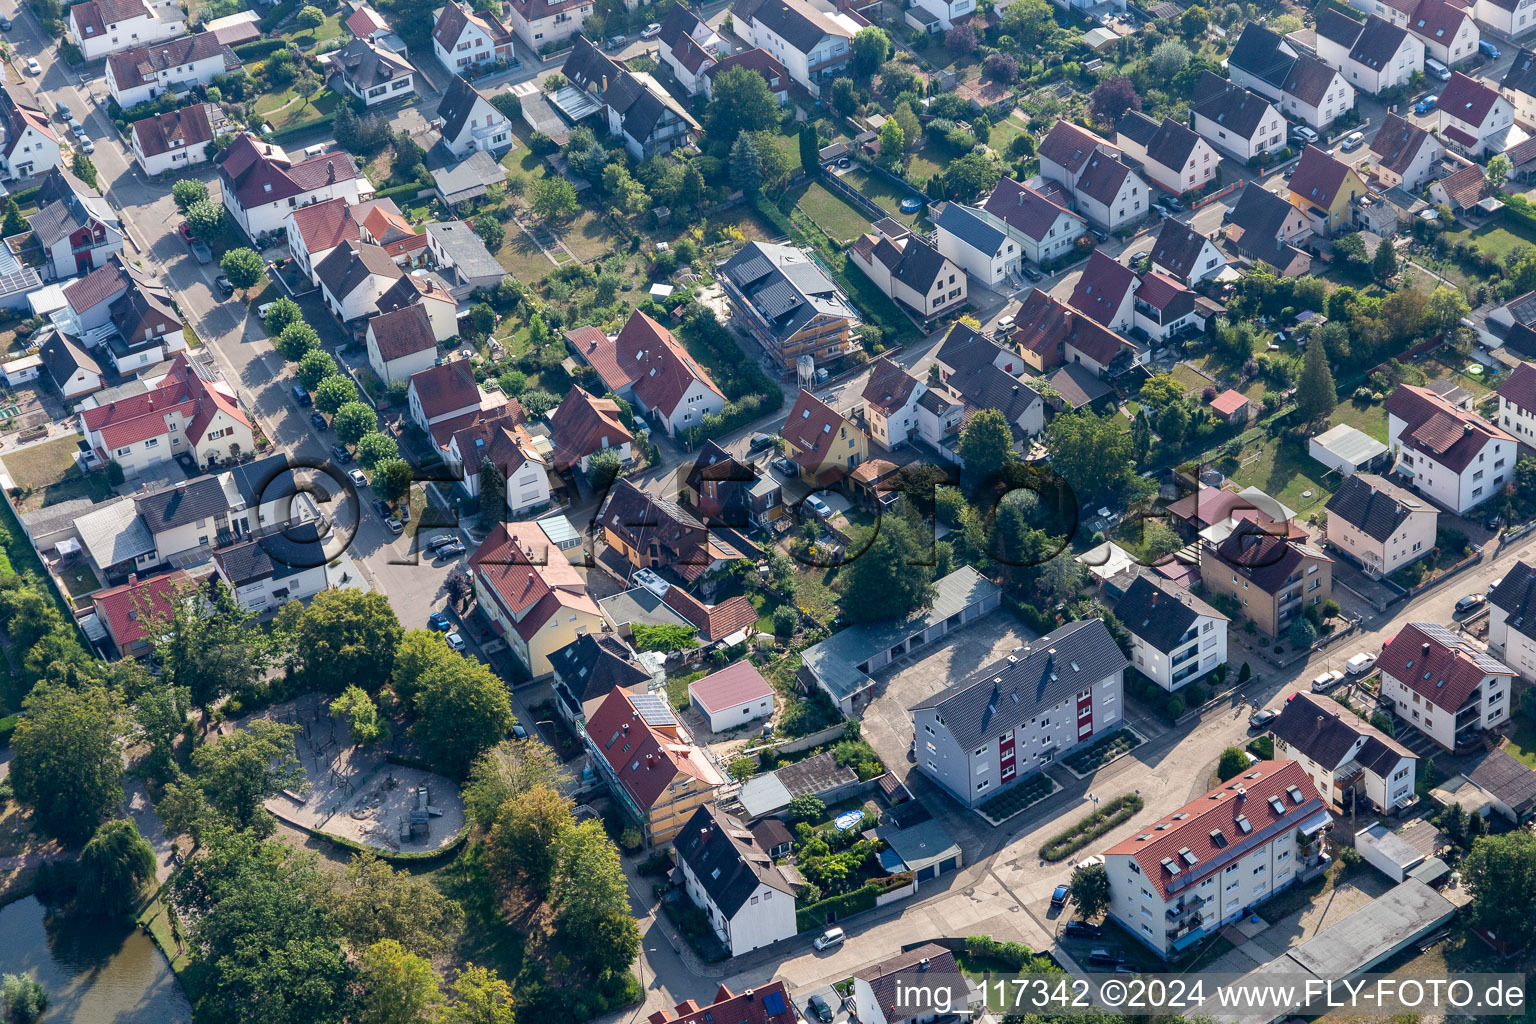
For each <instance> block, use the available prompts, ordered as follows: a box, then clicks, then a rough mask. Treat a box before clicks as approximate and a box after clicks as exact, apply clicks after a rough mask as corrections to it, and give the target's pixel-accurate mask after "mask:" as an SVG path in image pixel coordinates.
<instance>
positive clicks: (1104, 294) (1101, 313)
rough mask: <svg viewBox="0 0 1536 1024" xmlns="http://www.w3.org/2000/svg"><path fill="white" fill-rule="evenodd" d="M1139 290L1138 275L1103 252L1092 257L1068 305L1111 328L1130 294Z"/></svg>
mask: <svg viewBox="0 0 1536 1024" xmlns="http://www.w3.org/2000/svg"><path fill="white" fill-rule="evenodd" d="M1135 288H1136V272H1135V271H1134V270H1132V269H1131V268H1130V267H1127V266H1126V265H1125V264H1123V263H1120V262H1118V261H1117V260H1116V259H1115V258H1114V257H1113V256H1110V255H1108V254H1106V253H1105V252H1104V251H1103V250H1101V249H1095V250H1093V252H1091V253H1089V255H1088V265H1087V266H1086V267H1084V268H1083V273H1082V276H1080V277H1079V278H1078V279H1077V287H1076V288H1074V289H1072V297H1071V298H1070V299H1068V300H1067V305H1069V306H1071V307H1072V308H1073V309H1075V310H1077V311H1078V312H1079V313H1082V314H1084V315H1085V316H1089V317H1092V318H1093V320H1094V322H1095V323H1100V324H1104V325H1105V326H1108V325H1109V323H1110V321H1111V320H1113V319H1114V316H1115V313H1116V311H1118V310H1119V309H1120V306H1121V304H1122V303H1124V302H1125V297H1126V295H1128V294H1130V293H1131V292H1132V291H1134V290H1135Z"/></svg>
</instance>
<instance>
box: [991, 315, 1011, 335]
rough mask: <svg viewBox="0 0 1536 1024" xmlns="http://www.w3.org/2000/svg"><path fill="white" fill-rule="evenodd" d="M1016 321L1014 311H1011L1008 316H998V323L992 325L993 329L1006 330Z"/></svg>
mask: <svg viewBox="0 0 1536 1024" xmlns="http://www.w3.org/2000/svg"><path fill="white" fill-rule="evenodd" d="M1016 322H1017V318H1016V317H1015V316H1014V315H1013V314H1012V313H1009V314H1008V315H1007V316H1000V317H998V318H997V323H995V324H993V325H992V329H993V330H995V331H998V332H1002V331H1006V330H1008V329H1009V328H1011V327H1012V326H1013V325H1014V323H1016Z"/></svg>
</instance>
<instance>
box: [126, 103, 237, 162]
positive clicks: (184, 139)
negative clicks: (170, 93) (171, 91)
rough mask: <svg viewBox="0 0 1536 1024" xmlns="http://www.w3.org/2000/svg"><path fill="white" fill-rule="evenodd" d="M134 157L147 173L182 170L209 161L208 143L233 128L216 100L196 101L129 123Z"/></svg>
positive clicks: (226, 133)
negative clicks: (209, 101)
mask: <svg viewBox="0 0 1536 1024" xmlns="http://www.w3.org/2000/svg"><path fill="white" fill-rule="evenodd" d="M128 129H129V139H130V141H131V142H132V144H133V157H134V159H135V160H137V161H138V163H139V167H141V168H142V169H143V171H144V173H145V174H148V175H150V176H154V175H158V174H170V173H172V172H176V173H180V172H182V171H185V170H186V169H187V168H189V167H194V166H196V165H198V164H205V163H207V162H208V149H209V143H211V142H213V140H214V139H216V138H218V137H219V136H221V135H228V134H229V133H230V132H232V131H234V124H233V123H232V122H231V121H230V119H229V115H227V114H225V113H224V108H223V107H220V106H219V105H218V104H217V103H193V104H190V105H189V106H185V107H180V108H178V109H176V110H168V111H166V112H165V113H163V114H156V115H155V116H154V117H146V118H144V119H143V120H141V121H135V122H133V124H131V125H129V126H128Z"/></svg>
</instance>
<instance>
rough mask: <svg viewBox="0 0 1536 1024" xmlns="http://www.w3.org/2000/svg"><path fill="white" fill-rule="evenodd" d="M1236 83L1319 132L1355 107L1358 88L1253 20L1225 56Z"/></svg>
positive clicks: (1338, 72)
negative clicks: (1300, 52)
mask: <svg viewBox="0 0 1536 1024" xmlns="http://www.w3.org/2000/svg"><path fill="white" fill-rule="evenodd" d="M1227 72H1228V74H1230V75H1231V77H1232V81H1233V82H1235V83H1236V84H1238V85H1240V86H1242V87H1243V88H1244V89H1252V90H1253V91H1254V92H1256V93H1258V94H1259V95H1261V96H1264V97H1267V98H1268V99H1271V100H1273V101H1274V102H1276V103H1278V104H1279V105H1280V109H1281V111H1282V112H1284V113H1286V114H1288V115H1290V116H1291V117H1294V118H1296V119H1297V120H1300V121H1302V122H1304V123H1306V124H1308V125H1311V126H1312V127H1313V128H1315V129H1317V130H1319V131H1321V130H1322V129H1324V128H1326V127H1328V126H1329V125H1330V124H1332V123H1333V122H1334V121H1335V120H1337V119H1338V118H1339V116H1340V115H1342V114H1343V113H1344V112H1345V111H1346V110H1353V109H1354V108H1355V87H1354V86H1352V85H1350V84H1349V82H1348V81H1347V80H1346V79H1345V78H1344V75H1343V74H1342V73H1341V72H1340V71H1339V70H1338V69H1337V68H1332V67H1329V66H1328V65H1327V64H1326V63H1324V62H1323V61H1322V60H1320V59H1318V58H1316V57H1312V56H1308V55H1306V54H1298V53H1297V52H1296V49H1295V47H1293V46H1291V44H1290V43H1288V42H1286V41H1285V40H1283V39H1281V38H1280V36H1279V35H1277V34H1276V33H1274V32H1272V31H1270V30H1269V29H1267V28H1265V27H1264V26H1263V25H1260V24H1259V23H1258V22H1256V21H1250V22H1249V23H1248V24H1247V25H1246V26H1245V27H1244V28H1243V34H1242V35H1241V36H1239V37H1238V40H1237V45H1235V46H1233V47H1232V52H1231V54H1230V55H1228V57H1227Z"/></svg>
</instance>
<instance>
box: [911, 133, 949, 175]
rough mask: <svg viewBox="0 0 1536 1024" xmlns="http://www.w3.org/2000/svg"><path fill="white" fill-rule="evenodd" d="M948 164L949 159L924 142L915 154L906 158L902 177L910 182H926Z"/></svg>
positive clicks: (930, 144)
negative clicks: (905, 169) (904, 171)
mask: <svg viewBox="0 0 1536 1024" xmlns="http://www.w3.org/2000/svg"><path fill="white" fill-rule="evenodd" d="M947 163H949V158H948V157H947V156H945V155H944V154H943V153H941V152H939V150H938V149H937V148H936V147H935V146H934V145H933V144H932V143H928V142H925V143H923V145H922V146H921V147H919V148H918V150H917V152H915V153H913V154H912V155H911V156H909V157H907V173H906V174H905V175H904V177H905V178H906V179H907V180H908V181H911V182H926V181H927V180H928V179H929V178H931V177H933V176H934V175H935V174H937V173H939V172H940V171H941V170H943V169H944V165H945V164H947Z"/></svg>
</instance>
